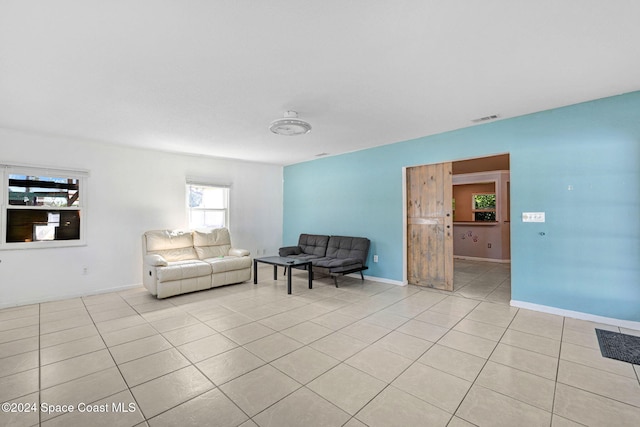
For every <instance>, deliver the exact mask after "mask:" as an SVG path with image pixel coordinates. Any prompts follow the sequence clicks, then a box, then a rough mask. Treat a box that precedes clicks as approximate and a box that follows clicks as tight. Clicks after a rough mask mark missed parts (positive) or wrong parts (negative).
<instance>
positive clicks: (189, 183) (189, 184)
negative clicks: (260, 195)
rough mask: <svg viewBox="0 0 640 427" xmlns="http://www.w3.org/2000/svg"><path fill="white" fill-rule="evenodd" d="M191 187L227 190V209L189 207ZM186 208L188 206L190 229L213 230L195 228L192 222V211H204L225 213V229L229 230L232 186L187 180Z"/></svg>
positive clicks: (204, 227) (200, 227)
mask: <svg viewBox="0 0 640 427" xmlns="http://www.w3.org/2000/svg"><path fill="white" fill-rule="evenodd" d="M190 187H208V188H216V189H224V190H225V205H226V207H224V208H192V207H191V206H189V194H190ZM185 206H186V210H187V224H188V228H189V229H190V230H195V229H206V228H209V229H210V228H212V227H207V226H200V225H197V226H194V225H193V224H192V221H191V213H192V211H202V212H224V225H223V227H224V228H227V229H228V228H229V218H230V214H229V212H230V206H231V185H229V184H217V183H214V182H209V181H202V180H193V179H187V182H186V185H185Z"/></svg>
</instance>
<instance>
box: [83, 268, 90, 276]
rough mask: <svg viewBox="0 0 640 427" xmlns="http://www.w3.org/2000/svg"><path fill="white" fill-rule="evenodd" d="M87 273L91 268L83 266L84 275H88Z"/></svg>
mask: <svg viewBox="0 0 640 427" xmlns="http://www.w3.org/2000/svg"><path fill="white" fill-rule="evenodd" d="M87 274H89V269H88V268H87V267H82V275H83V276H86V275H87Z"/></svg>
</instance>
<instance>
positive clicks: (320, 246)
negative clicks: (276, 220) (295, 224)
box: [279, 234, 329, 261]
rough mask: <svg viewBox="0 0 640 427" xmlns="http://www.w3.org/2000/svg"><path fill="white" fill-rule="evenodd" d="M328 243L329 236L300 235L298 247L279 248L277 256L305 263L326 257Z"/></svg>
mask: <svg viewBox="0 0 640 427" xmlns="http://www.w3.org/2000/svg"><path fill="white" fill-rule="evenodd" d="M328 242H329V236H324V235H319V234H301V235H300V237H299V238H298V246H287V247H284V248H280V251H279V255H280V256H282V257H290V258H296V259H302V260H305V261H308V260H312V259H316V258H321V257H323V256H325V255H326V252H327V244H328Z"/></svg>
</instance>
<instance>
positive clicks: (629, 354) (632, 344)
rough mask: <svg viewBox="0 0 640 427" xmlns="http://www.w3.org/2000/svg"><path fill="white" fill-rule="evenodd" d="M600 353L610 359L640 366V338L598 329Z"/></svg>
mask: <svg viewBox="0 0 640 427" xmlns="http://www.w3.org/2000/svg"><path fill="white" fill-rule="evenodd" d="M596 335H597V336H598V343H599V344H600V352H601V353H602V355H603V356H604V357H608V358H609V359H616V360H622V361H623V362H629V363H633V364H635V365H640V337H636V336H633V335H627V334H621V333H620V332H611V331H605V330H603V329H596Z"/></svg>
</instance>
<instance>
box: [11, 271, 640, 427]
mask: <svg viewBox="0 0 640 427" xmlns="http://www.w3.org/2000/svg"><path fill="white" fill-rule="evenodd" d="M260 268H262V269H264V270H265V271H264V272H263V273H262V274H260V282H259V284H258V285H257V286H254V285H253V284H252V283H244V284H240V285H233V286H227V287H223V288H217V289H213V290H209V291H205V292H198V293H194V294H189V295H182V296H179V297H174V298H169V299H165V300H157V299H155V298H153V297H151V296H150V295H149V293H148V292H147V291H146V290H144V289H143V288H139V289H133V290H129V291H126V292H120V293H112V294H105V295H98V296H89V297H86V298H76V299H70V300H64V301H56V302H50V303H43V304H34V305H30V306H25V307H16V308H11V309H5V310H0V402H9V403H10V404H9V406H8V408H9V409H13V410H20V412H10V411H6V408H7V407H6V406H3V411H2V412H0V425H7V426H33V425H43V426H51V425H60V426H76V425H77V426H86V425H92V426H100V425H105V426H136V425H149V426H173V425H175V426H188V425H195V426H243V427H249V426H256V425H259V426H278V427H283V426H305V427H308V426H321V425H322V426H347V427H357V426H418V425H420V426H422V425H425V426H427V425H428V426H438V425H442V426H444V425H449V426H470V425H489V426H501V425H504V426H515V425H518V426H528V425H543V426H554V427H555V426H574V425H598V426H625V425H629V426H632V425H633V426H637V425H639V423H640V421H639V420H640V384H639V382H638V375H639V374H640V366H634V365H631V364H628V363H624V362H619V361H615V360H611V359H606V358H603V357H602V356H601V355H600V351H599V348H598V343H597V340H596V338H595V332H594V327H596V326H597V327H600V328H604V329H611V330H620V329H619V328H616V327H611V326H607V325H597V324H593V323H589V322H585V321H580V320H575V319H569V318H563V317H559V316H553V315H548V314H542V313H536V312H531V311H527V310H523V309H517V308H513V307H510V306H509V305H508V302H509V299H510V284H509V266H508V265H501V264H488V263H478V262H470V261H461V260H457V261H456V272H455V291H454V292H453V293H443V292H438V291H434V290H429V289H422V288H418V287H414V286H407V287H399V286H394V285H388V284H381V283H378V282H372V281H364V282H362V281H361V280H359V279H358V278H351V277H346V278H343V279H342V280H341V282H340V288H335V287H334V286H333V282H332V281H331V280H330V279H329V278H317V280H315V281H314V289H313V290H309V289H307V287H306V286H307V282H306V273H304V272H295V277H294V288H293V295H287V294H286V281H285V280H284V277H281V279H279V280H277V281H273V280H271V277H272V276H271V274H270V273H271V271H270V269H271V268H272V267H271V266H261V267H260ZM622 332H626V333H631V334H640V332H638V331H630V330H622ZM56 405H57V406H56ZM63 405H73V406H74V408H75V411H74V412H69V411H68V406H66V407H65V406H63ZM49 408H50V409H49ZM86 408H89V409H92V410H93V411H94V412H87V411H86ZM43 409H48V410H47V411H44V410H43ZM80 409H84V410H85V411H84V412H81V411H80ZM95 411H101V412H95Z"/></svg>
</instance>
